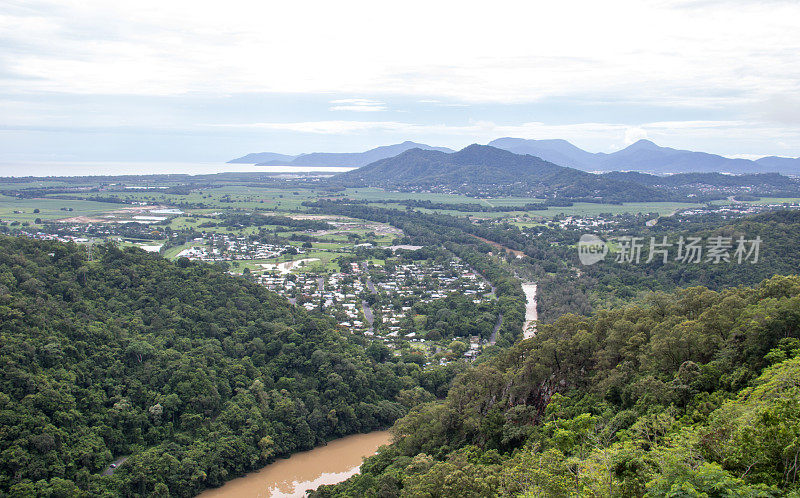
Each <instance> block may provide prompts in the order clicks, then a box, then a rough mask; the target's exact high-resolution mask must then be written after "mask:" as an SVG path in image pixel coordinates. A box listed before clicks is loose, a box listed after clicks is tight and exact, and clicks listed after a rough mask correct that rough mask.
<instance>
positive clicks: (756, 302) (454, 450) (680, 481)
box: [315, 277, 800, 497]
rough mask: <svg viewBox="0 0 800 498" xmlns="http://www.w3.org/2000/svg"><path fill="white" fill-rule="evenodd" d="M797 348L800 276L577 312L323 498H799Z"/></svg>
mask: <svg viewBox="0 0 800 498" xmlns="http://www.w3.org/2000/svg"><path fill="white" fill-rule="evenodd" d="M799 338H800V278H798V277H774V278H772V279H769V280H767V281H765V282H763V283H762V284H760V285H758V286H756V287H754V288H744V287H742V288H737V289H730V290H726V291H723V292H714V291H711V290H708V289H705V288H700V287H698V288H690V289H686V290H682V291H678V292H676V293H674V294H671V295H667V294H653V295H651V296H650V297H648V298H647V299H646V300H645V301H643V302H641V303H638V304H635V305H632V306H627V307H624V308H618V309H614V310H609V311H601V312H598V313H597V315H596V316H594V317H580V316H575V315H567V316H564V317H562V318H560V319H558V320H556V321H555V322H554V323H552V324H549V325H542V326H540V329H539V331H538V334H537V335H536V336H535V337H534V338H532V339H530V340H526V341H522V342H520V343H518V344H517V345H515V346H514V347H513V348H510V349H509V350H507V351H506V352H505V353H503V354H501V355H498V356H497V357H496V358H494V359H493V360H492V361H490V362H487V363H484V364H481V365H479V366H477V367H475V368H471V369H470V370H468V371H466V372H464V373H463V374H462V375H460V376H459V377H458V378H457V379H456V380H455V381H454V383H453V386H452V387H451V389H450V391H449V393H448V396H447V398H446V400H445V401H444V402H432V403H428V404H425V405H421V406H418V407H416V408H414V409H412V410H411V412H410V413H409V414H408V415H407V416H405V417H404V418H402V419H401V420H399V421H398V422H397V423H396V424H395V426H394V428H393V432H394V435H395V439H394V443H393V444H392V445H391V446H390V447H387V448H385V449H384V450H382V451H381V453H379V454H378V455H377V456H375V457H372V458H370V459H368V460H367V461H366V462H365V464H364V466H363V468H362V469H363V473H362V475H360V476H356V477H353V478H351V479H350V480H348V481H346V482H345V483H343V484H341V485H337V486H331V487H322V488H320V489H319V490H318V491H317V492H316V493H315V496H385V493H384V491H383V488H382V487H383V486H390V488H391V489H392V490H393V493H394V496H487V495H516V494H519V493H528V496H643V495H647V496H716V497H728V496H762V497H771V496H783V495H792V496H797V494H796V492H797V491H798V488H799V487H800V486H799V485H800V481H798V475H797V471H798V464H797V462H798V459H800V419H798V413H800V404H799V403H800V388H799V387H798V386H800V356H796V355H797V354H798V353H799V352H800V339H799ZM770 365H771V366H770ZM443 489H447V490H449V491H448V492H447V493H443V492H442V490H443ZM792 493H794V494H792Z"/></svg>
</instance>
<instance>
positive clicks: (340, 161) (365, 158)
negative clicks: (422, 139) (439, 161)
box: [229, 141, 452, 167]
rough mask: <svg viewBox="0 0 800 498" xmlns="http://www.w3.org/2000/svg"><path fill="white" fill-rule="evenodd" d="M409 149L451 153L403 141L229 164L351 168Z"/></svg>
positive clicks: (250, 157)
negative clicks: (347, 150)
mask: <svg viewBox="0 0 800 498" xmlns="http://www.w3.org/2000/svg"><path fill="white" fill-rule="evenodd" d="M410 149H423V150H438V151H440V152H452V149H448V148H447V147H432V146H430V145H426V144H420V143H416V142H411V141H405V142H403V143H400V144H393V145H384V146H381V147H375V148H374V149H370V150H368V151H365V152H312V153H310V154H300V155H299V156H286V157H285V158H280V157H277V156H279V155H280V154H273V156H275V157H265V158H264V159H263V160H258V161H254V159H257V158H258V157H261V154H271V153H261V154H248V155H246V156H244V157H240V158H238V159H234V160H232V161H229V162H237V163H243V162H247V163H252V164H256V165H258V166H272V165H280V166H328V167H333V166H353V167H359V166H364V165H365V164H369V163H371V162H375V161H377V160H379V159H385V158H387V157H394V156H396V155H398V154H400V153H403V152H405V151H407V150H410Z"/></svg>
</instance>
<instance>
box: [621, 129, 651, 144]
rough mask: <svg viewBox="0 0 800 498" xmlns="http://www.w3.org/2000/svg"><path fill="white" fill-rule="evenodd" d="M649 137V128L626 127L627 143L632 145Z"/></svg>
mask: <svg viewBox="0 0 800 498" xmlns="http://www.w3.org/2000/svg"><path fill="white" fill-rule="evenodd" d="M645 138H647V130H643V129H642V128H638V127H633V128H626V129H625V144H626V145H630V144H632V143H634V142H637V141H639V140H642V139H645Z"/></svg>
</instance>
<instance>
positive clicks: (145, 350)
mask: <svg viewBox="0 0 800 498" xmlns="http://www.w3.org/2000/svg"><path fill="white" fill-rule="evenodd" d="M93 252H94V255H95V258H94V259H95V260H94V261H91V262H89V261H87V260H86V249H85V248H84V247H81V246H77V245H74V244H62V243H57V242H44V241H33V240H29V239H22V238H10V237H2V238H0V334H2V342H0V358H1V359H2V365H3V368H2V370H0V372H1V373H0V427H2V429H0V495H6V494H7V493H10V495H12V496H29V495H40V496H51V495H52V496H76V495H86V496H97V495H103V494H113V495H125V496H146V495H150V494H151V493H156V494H162V495H163V494H164V493H166V492H169V493H170V494H172V495H174V496H192V495H194V494H196V493H197V492H198V491H200V490H202V489H203V488H205V487H208V486H217V485H220V484H222V483H223V482H224V481H225V480H227V479H230V478H232V477H235V476H237V475H240V474H241V473H243V472H246V471H249V470H252V469H254V468H257V467H260V466H262V465H264V464H265V463H267V462H269V461H271V460H273V459H275V458H276V457H279V456H282V455H288V454H290V453H292V452H295V451H299V450H305V449H309V448H312V447H313V446H315V445H317V444H320V443H322V442H324V441H326V440H328V439H331V438H336V437H339V436H342V435H345V434H350V433H355V432H359V431H369V430H373V429H376V428H379V427H385V426H387V425H389V424H391V423H392V422H393V421H394V420H395V419H397V418H398V417H399V416H401V415H402V414H403V413H405V410H406V406H404V405H402V404H400V403H398V402H397V401H396V400H398V399H401V400H402V399H409V398H413V397H422V398H423V399H424V398H426V397H427V398H428V399H430V398H431V396H430V395H428V394H426V393H424V391H422V392H420V391H419V389H420V388H419V387H417V386H418V381H419V380H420V379H421V378H423V377H424V376H426V375H433V376H437V375H438V376H439V377H438V378H440V379H445V380H446V379H447V377H446V375H445V376H441V375H440V374H441V373H442V372H433V371H432V372H428V373H423V372H421V370H420V369H419V367H418V366H417V365H407V364H404V363H400V362H397V363H391V362H390V363H378V362H377V361H376V360H375V359H374V358H373V357H372V356H370V354H368V353H374V352H373V351H372V350H371V349H370V348H367V349H366V350H365V348H364V347H363V346H362V345H361V344H359V343H357V342H356V340H355V339H354V338H352V336H349V335H344V334H342V333H340V332H339V331H337V330H336V329H335V326H334V325H335V324H334V323H333V322H332V321H331V320H329V319H324V318H321V317H319V316H311V315H309V314H308V313H306V312H305V310H303V309H301V308H296V307H293V306H290V305H289V304H288V303H287V302H286V301H285V300H284V299H283V298H281V297H279V296H278V295H276V294H274V293H271V292H269V291H267V290H265V289H264V288H263V287H260V286H257V285H255V284H251V283H249V282H247V281H246V280H244V279H243V278H238V277H232V276H230V275H227V274H226V273H224V272H222V271H221V270H218V269H216V268H214V267H212V266H210V265H206V264H200V263H190V262H189V261H188V260H179V261H178V263H177V264H174V263H171V262H169V261H167V260H164V259H162V258H160V257H158V256H156V255H151V254H148V253H145V252H143V251H141V250H138V249H126V250H124V251H121V250H119V249H117V248H115V247H113V246H108V247H95V248H94V249H93ZM378 353H380V351H378ZM374 356H375V357H380V354H376V355H374ZM432 379H433V378H432ZM432 379H431V380H432ZM440 382H441V381H440ZM428 385H435V386H436V387H437V388H439V387H440V386H439V385H438V384H436V382H433V381H432V382H429V383H428ZM127 455H131V456H130V458H129V459H128V460H127V462H126V463H125V464H124V465H122V466H120V468H119V469H117V471H116V472H115V473H114V475H113V476H111V477H105V476H100V475H99V473H100V472H101V471H102V470H104V469H105V468H106V467H107V466H108V464H109V463H110V462H111V461H112V460H113V459H116V458H118V457H121V456H127Z"/></svg>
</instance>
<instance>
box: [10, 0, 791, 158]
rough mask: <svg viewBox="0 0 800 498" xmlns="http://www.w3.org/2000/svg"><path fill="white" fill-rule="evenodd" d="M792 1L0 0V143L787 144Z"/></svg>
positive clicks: (344, 146)
mask: <svg viewBox="0 0 800 498" xmlns="http://www.w3.org/2000/svg"><path fill="white" fill-rule="evenodd" d="M798 19H800V1H797V0H761V1H754V0H753V1H750V0H725V1H721V0H674V1H668V0H636V1H627V0H619V1H617V0H609V1H605V2H598V1H596V0H592V1H569V0H566V1H561V2H546V4H545V2H537V1H530V0H528V1H524V2H512V1H501V0H498V1H495V2H485V1H483V2H472V1H467V0H459V1H452V2H451V1H436V2H431V1H417V0H406V1H403V2H392V3H389V2H376V1H374V0H371V1H363V2H362V1H347V0H340V1H336V2H330V1H324V2H317V1H293V2H286V1H281V2H275V1H272V0H267V1H258V2H256V1H240V0H227V1H226V2H210V1H203V0H193V1H185V0H169V1H164V0H158V1H153V0H136V1H134V2H131V1H120V0H61V1H55V2H53V1H40V0H21V1H18V0H0V162H5V163H9V162H20V163H24V162H29V161H30V162H33V161H71V162H75V161H156V162H169V161H190V162H191V161H201V162H214V161H226V160H228V159H231V158H233V157H238V156H241V155H244V154H246V153H248V152H261V151H271V152H280V153H287V154H297V153H303V152H316V151H320V152H322V151H324V152H353V151H362V150H366V149H369V148H372V147H376V146H379V145H386V144H391V143H397V142H401V141H404V140H414V141H418V142H423V143H427V144H430V145H436V146H448V147H453V148H461V147H464V146H466V145H469V144H471V143H487V142H488V141H490V140H493V139H495V138H500V137H505V136H513V137H522V138H536V139H545V138H563V139H566V140H569V141H570V142H572V143H574V144H575V145H577V146H579V147H582V148H584V149H586V150H589V151H592V152H611V151H614V150H618V149H620V148H623V147H625V146H626V145H629V144H631V143H633V142H635V141H636V140H638V139H641V138H648V139H650V140H653V141H654V142H656V143H658V144H659V145H662V146H669V147H676V148H684V149H691V150H701V151H706V152H713V153H717V154H722V155H725V156H729V157H746V158H755V157H761V156H766V155H780V156H788V157H798V156H800V29H798V21H797V20H798Z"/></svg>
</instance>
